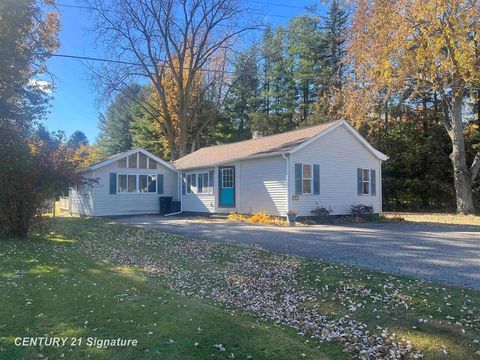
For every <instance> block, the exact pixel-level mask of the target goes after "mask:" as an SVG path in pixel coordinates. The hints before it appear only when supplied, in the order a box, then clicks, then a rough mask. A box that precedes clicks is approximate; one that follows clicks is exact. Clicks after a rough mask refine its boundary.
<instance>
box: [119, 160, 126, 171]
mask: <svg viewBox="0 0 480 360" xmlns="http://www.w3.org/2000/svg"><path fill="white" fill-rule="evenodd" d="M117 164H118V167H119V168H120V169H125V168H126V167H127V158H123V159H120V160H118V163H117Z"/></svg>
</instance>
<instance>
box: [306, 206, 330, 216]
mask: <svg viewBox="0 0 480 360" xmlns="http://www.w3.org/2000/svg"><path fill="white" fill-rule="evenodd" d="M332 211H333V210H332V208H330V207H328V208H326V207H323V206H317V207H316V208H315V209H313V210H312V211H311V213H312V214H313V215H315V216H320V217H323V216H328V215H330V214H331V213H332Z"/></svg>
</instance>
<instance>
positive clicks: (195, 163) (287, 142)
mask: <svg viewBox="0 0 480 360" xmlns="http://www.w3.org/2000/svg"><path fill="white" fill-rule="evenodd" d="M340 121H341V120H337V121H332V122H329V123H326V124H321V125H315V126H310V127H307V128H303V129H298V130H293V131H288V132H284V133H280V134H275V135H270V136H265V137H262V138H257V139H250V140H244V141H239V142H235V143H231V144H223V145H216V146H209V147H205V148H202V149H199V150H197V151H195V152H193V153H191V154H188V155H186V156H184V157H182V158H180V159H178V160H177V161H175V163H174V164H175V167H176V168H177V169H179V170H182V169H192V168H200V167H207V166H213V165H217V164H223V163H226V162H229V161H234V160H240V159H244V158H248V157H252V156H262V155H265V156H267V155H268V154H272V155H273V154H276V153H286V152H288V151H290V150H292V149H294V148H295V147H297V146H299V145H300V144H302V143H303V142H305V141H307V140H309V139H310V138H312V137H313V136H316V135H318V134H320V133H321V132H323V131H325V130H327V129H328V128H330V127H332V126H334V125H335V124H337V123H338V122H340Z"/></svg>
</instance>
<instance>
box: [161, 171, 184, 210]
mask: <svg viewBox="0 0 480 360" xmlns="http://www.w3.org/2000/svg"><path fill="white" fill-rule="evenodd" d="M177 174H178V175H179V177H178V178H179V179H180V182H179V183H178V184H179V185H180V186H179V187H178V189H179V190H180V191H179V193H180V211H177V212H174V213H170V214H165V215H163V216H173V215H178V214H181V213H182V212H183V201H182V194H183V190H182V186H183V184H182V174H181V172H180V171H178V172H177Z"/></svg>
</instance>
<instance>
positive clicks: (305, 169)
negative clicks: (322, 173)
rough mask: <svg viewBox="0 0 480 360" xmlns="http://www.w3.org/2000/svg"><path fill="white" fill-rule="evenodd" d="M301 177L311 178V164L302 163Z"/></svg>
mask: <svg viewBox="0 0 480 360" xmlns="http://www.w3.org/2000/svg"><path fill="white" fill-rule="evenodd" d="M303 178H304V179H311V178H312V165H303Z"/></svg>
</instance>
